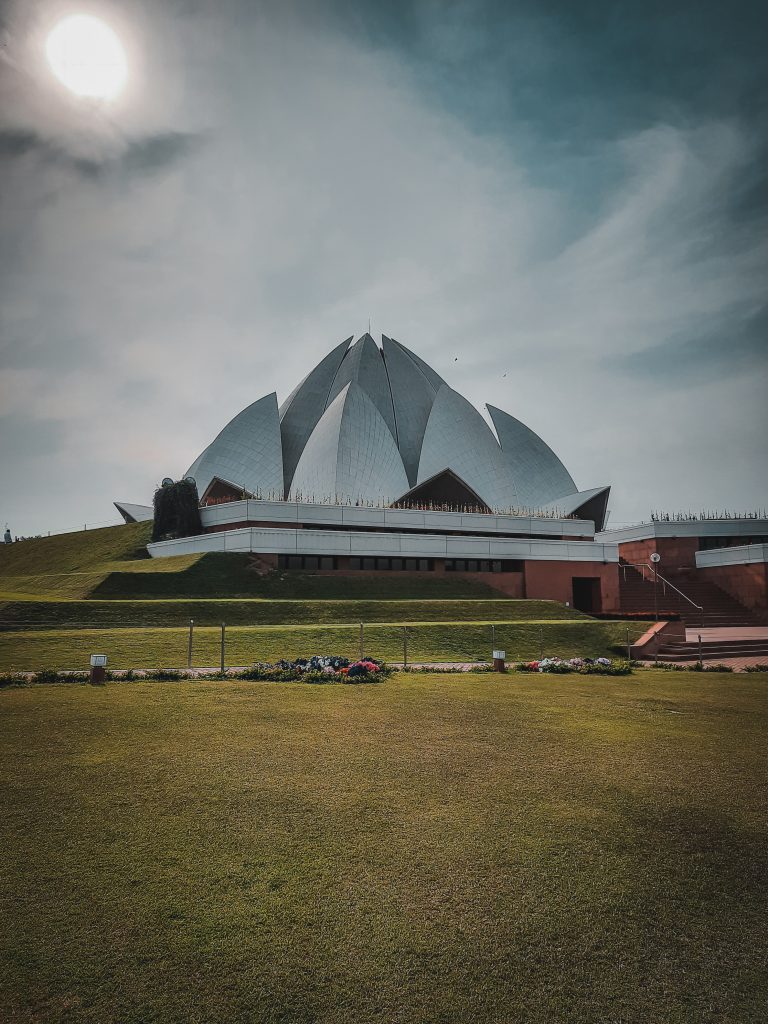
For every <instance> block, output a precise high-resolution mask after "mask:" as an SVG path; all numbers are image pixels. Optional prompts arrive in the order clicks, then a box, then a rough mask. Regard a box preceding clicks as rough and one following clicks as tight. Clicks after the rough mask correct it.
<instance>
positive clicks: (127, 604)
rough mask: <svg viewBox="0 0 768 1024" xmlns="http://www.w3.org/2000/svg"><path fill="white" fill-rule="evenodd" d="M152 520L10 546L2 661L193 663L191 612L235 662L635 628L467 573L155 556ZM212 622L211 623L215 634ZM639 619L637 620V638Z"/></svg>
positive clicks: (0, 597)
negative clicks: (261, 572) (353, 571)
mask: <svg viewBox="0 0 768 1024" xmlns="http://www.w3.org/2000/svg"><path fill="white" fill-rule="evenodd" d="M148 533H149V527H148V526H147V524H135V525H131V526H123V527H112V528H108V529H104V530H94V531H88V532H83V533H75V534H66V535H62V536H59V537H50V538H42V539H40V540H35V541H26V542H24V543H21V544H15V545H11V546H9V547H7V548H1V547H0V668H2V669H9V668H15V669H38V668H82V667H83V666H84V665H85V664H87V659H88V655H89V654H91V653H93V652H95V651H99V652H106V653H107V654H108V655H109V658H110V665H112V666H113V667H115V668H140V667H146V666H150V667H157V668H161V667H166V668H167V667H178V666H181V665H183V664H186V657H187V632H186V626H187V625H188V623H189V620H190V619H194V620H195V623H196V629H195V642H194V657H193V664H195V665H200V666H212V665H215V664H218V661H219V631H218V626H219V624H220V623H221V622H226V623H227V626H228V642H227V655H226V658H227V663H228V664H230V665H232V664H246V663H248V662H253V661H256V660H271V659H275V658H280V657H297V656H299V655H301V654H311V653H315V652H318V651H320V652H322V651H325V652H335V653H339V654H346V655H352V654H355V653H357V652H358V651H359V623H360V622H364V623H365V624H366V625H365V651H366V653H368V654H370V655H372V656H374V657H378V658H385V659H390V660H394V659H400V658H402V655H403V630H402V628H401V627H402V624H404V623H407V624H408V629H409V638H408V655H409V658H410V659H411V660H436V661H464V660H474V659H478V658H481V659H485V658H487V657H489V653H490V650H491V646H492V629H491V624H492V623H493V624H494V627H495V630H496V633H495V641H496V644H497V646H502V647H504V648H505V649H506V650H507V652H508V654H509V656H510V657H513V658H533V657H538V656H539V655H540V654H541V653H542V652H543V653H545V654H551V655H562V656H567V655H587V656H597V655H601V654H610V653H614V654H615V653H616V651H617V648H618V646H619V645H621V644H623V643H625V641H626V636H627V628H626V626H625V625H624V624H617V623H610V622H595V621H593V620H591V619H589V618H588V617H586V616H584V615H582V614H581V613H579V612H576V611H574V610H573V609H571V608H565V607H564V606H562V605H560V604H557V603H556V602H552V601H512V600H507V599H504V598H500V596H499V594H498V592H497V591H494V590H493V589H492V588H490V587H489V586H486V585H485V584H482V583H478V582H476V581H472V580H466V579H461V578H457V577H443V578H438V577H435V578H431V577H425V578H418V579H414V578H413V577H405V576H400V577H398V575H397V574H392V575H391V576H389V577H370V576H366V575H364V574H361V576H360V577H359V578H355V577H351V578H349V577H343V578H342V577H338V578H334V577H322V576H311V575H302V574H296V573H277V572H276V573H272V574H270V575H268V576H258V575H257V574H256V573H254V572H253V570H252V569H250V568H249V560H248V557H247V556H241V555H221V554H214V555H202V556H200V555H193V556H184V557H180V558H166V559H150V558H148V557H146V550H145V547H144V546H145V544H146V540H147V537H148ZM205 627H209V628H205ZM643 629H644V626H643V625H642V624H632V625H631V626H630V637H631V639H635V638H636V637H637V636H639V635H640V633H641V632H642V631H643Z"/></svg>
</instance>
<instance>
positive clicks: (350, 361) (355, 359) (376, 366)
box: [327, 334, 397, 439]
mask: <svg viewBox="0 0 768 1024" xmlns="http://www.w3.org/2000/svg"><path fill="white" fill-rule="evenodd" d="M352 381H354V382H355V384H357V385H358V386H359V387H361V388H362V389H363V391H365V393H366V395H368V397H369V398H370V400H371V401H372V402H373V404H374V405H375V406H376V408H377V409H378V410H379V412H380V413H381V415H382V416H383V418H384V422H385V423H386V424H387V426H388V427H389V429H390V431H391V433H392V436H393V437H394V438H395V439H397V430H396V427H395V412H394V409H393V408H392V392H391V390H390V387H389V377H388V376H387V370H386V367H385V366H384V359H383V358H382V354H381V349H380V348H379V347H378V345H377V344H376V342H375V341H374V340H373V338H372V337H371V336H370V334H364V335H363V336H362V338H359V339H358V340H357V341H356V342H355V344H354V345H353V346H352V348H351V349H350V350H349V351H348V352H347V353H346V355H345V356H344V358H343V359H342V361H341V366H340V367H339V369H338V372H337V374H336V377H335V378H334V381H333V384H332V386H331V390H330V392H329V394H328V402H327V405H330V404H331V402H332V401H333V400H334V399H335V398H336V396H337V395H339V394H341V392H342V391H343V390H344V388H345V387H346V386H347V384H350V383H351V382H352Z"/></svg>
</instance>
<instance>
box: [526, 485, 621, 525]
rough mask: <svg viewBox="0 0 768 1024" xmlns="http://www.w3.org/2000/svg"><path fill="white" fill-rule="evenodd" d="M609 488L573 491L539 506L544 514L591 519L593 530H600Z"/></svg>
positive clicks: (606, 507) (605, 510)
mask: <svg viewBox="0 0 768 1024" xmlns="http://www.w3.org/2000/svg"><path fill="white" fill-rule="evenodd" d="M610 493H611V488H610V487H591V488H590V489H589V490H588V491H574V492H573V494H565V495H563V496H562V497H559V498H557V499H556V500H555V501H550V502H548V503H547V504H546V505H542V506H540V507H541V509H542V511H544V512H554V513H559V514H560V515H564V516H576V518H577V519H591V520H592V522H593V523H594V524H595V530H602V529H603V527H604V525H605V519H606V513H607V511H608V497H609V495H610Z"/></svg>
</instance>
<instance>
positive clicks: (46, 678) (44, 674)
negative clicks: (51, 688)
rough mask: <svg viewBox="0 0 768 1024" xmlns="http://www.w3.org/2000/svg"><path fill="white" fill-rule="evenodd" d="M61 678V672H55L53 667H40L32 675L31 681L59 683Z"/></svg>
mask: <svg viewBox="0 0 768 1024" xmlns="http://www.w3.org/2000/svg"><path fill="white" fill-rule="evenodd" d="M62 678H63V677H62V674H61V672H57V671H56V669H55V668H42V669H40V671H39V672H35V673H33V675H32V681H33V682H35V683H60V682H61V681H62Z"/></svg>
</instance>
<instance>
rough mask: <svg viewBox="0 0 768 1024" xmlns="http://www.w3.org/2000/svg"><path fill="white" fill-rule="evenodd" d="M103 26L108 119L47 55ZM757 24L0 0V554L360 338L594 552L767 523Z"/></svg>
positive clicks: (682, 5)
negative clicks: (676, 516)
mask: <svg viewBox="0 0 768 1024" xmlns="http://www.w3.org/2000/svg"><path fill="white" fill-rule="evenodd" d="M75 13H87V14H92V15H96V16H98V17H100V18H103V19H104V20H105V21H106V22H107V23H108V24H109V25H111V26H112V28H113V29H114V30H115V31H116V32H117V34H118V35H119V37H120V39H121V41H122V43H123V45H124V47H125V50H126V53H127V59H128V80H127V86H126V89H125V90H124V92H123V93H122V94H121V96H120V97H119V98H118V99H116V100H114V101H112V102H104V101H95V100H90V99H82V98H78V97H76V96H74V95H73V94H71V93H69V92H68V91H67V90H66V89H65V88H64V87H63V86H62V85H61V84H60V83H59V82H58V80H57V79H56V78H55V77H54V76H53V75H52V73H51V71H50V68H49V67H48V65H47V62H46V59H45V55H44V47H45V39H46V36H47V33H48V32H49V31H50V29H51V28H52V27H53V25H55V24H56V23H57V22H58V21H59V19H60V18H62V17H63V16H65V15H68V14H75ZM766 29H768V8H767V7H766V5H765V4H762V3H757V2H755V3H751V2H749V3H748V2H745V0H733V2H732V3H729V4H725V3H722V2H720V0H718V2H709V0H680V2H674V0H672V2H670V0H667V2H665V3H660V2H656V0H644V2H642V3H640V2H633V3H629V2H621V0H610V2H609V0H583V2H581V3H578V4H577V3H574V2H573V0H549V2H543V0H536V2H533V0H504V2H491V0H486V2H481V0H467V2H455V3H452V2H449V0H442V2H436V0H387V3H380V2H378V0H357V2H355V3H352V2H350V0H281V2H280V3H277V2H272V3H260V2H258V0H217V2H216V3H212V2H204V0H163V2H162V3H158V2H157V0H154V2H142V0H103V2H102V0H93V2H90V0H83V3H79V2H78V0H71V2H70V0H35V2H34V3H31V2H29V0H25V2H15V0H0V467H1V468H2V488H1V489H0V526H3V527H4V524H5V523H7V524H8V525H9V526H10V527H11V530H12V532H13V533H14V534H19V535H30V534H36V533H45V532H47V531H49V530H50V531H57V530H64V529H71V528H77V527H80V526H81V525H82V524H85V523H88V524H91V525H94V524H97V523H105V522H115V521H117V516H116V513H115V510H114V508H113V506H112V501H113V500H120V501H128V502H137V503H140V504H149V503H151V499H152V494H153V491H154V488H155V486H156V485H157V484H158V483H159V481H160V480H161V479H162V478H163V477H165V476H171V477H174V478H178V477H180V476H181V475H182V474H183V473H184V471H185V470H186V469H187V467H188V466H189V465H190V464H191V463H192V462H193V460H194V459H195V458H196V456H197V455H198V454H199V452H200V451H201V450H202V449H203V448H204V447H205V446H206V445H207V444H208V443H209V442H210V441H211V440H212V439H213V437H214V436H215V434H216V433H218V431H219V430H220V429H221V428H222V427H223V426H224V424H225V423H226V422H227V421H228V420H229V419H231V418H232V416H234V415H235V414H236V413H237V412H239V411H240V410H241V409H242V408H243V407H244V406H246V405H248V404H250V403H251V402H253V401H255V400H256V399H257V398H260V397H261V396H262V395H265V394H268V393H270V392H272V391H277V393H278V398H279V399H280V400H282V399H283V398H285V397H286V396H287V395H288V394H289V392H290V391H291V390H292V389H293V387H294V386H295V384H296V383H297V382H298V381H299V379H301V378H302V377H303V376H304V375H305V374H306V373H307V372H308V371H309V369H311V367H312V366H314V365H315V363H317V362H318V361H319V360H320V359H321V358H322V357H323V356H324V355H325V354H326V353H327V352H328V351H329V350H330V349H331V348H332V347H333V346H335V345H336V344H338V343H339V342H340V341H341V340H343V339H344V338H346V337H348V336H350V335H355V336H356V337H357V336H359V335H360V334H362V333H363V332H364V331H366V330H367V328H368V321H369V319H370V322H371V331H372V333H373V334H374V336H375V337H377V338H379V337H380V335H381V334H382V333H383V334H387V335H388V336H390V337H394V338H396V339H397V340H398V341H401V342H402V343H403V344H404V345H406V346H408V347H409V348H411V349H413V350H414V351H415V352H416V353H417V354H418V355H420V356H421V357H422V358H423V359H425V360H426V361H427V362H428V363H429V364H430V365H432V366H433V367H434V368H435V370H437V372H438V373H439V374H440V375H441V376H443V377H444V378H445V379H446V381H447V382H448V383H449V384H450V385H451V386H452V387H454V388H456V389H457V390H459V391H460V392H461V393H462V394H464V395H465V396H466V397H467V398H469V399H470V400H471V401H472V402H473V403H474V404H475V405H476V406H477V407H478V408H480V409H481V410H483V409H484V405H485V403H486V402H488V403H490V404H492V405H496V406H499V407H500V408H502V409H505V410H506V411H507V412H509V413H511V414H512V415H514V416H516V417H518V418H519V419H521V420H523V422H525V423H526V424H528V425H529V426H530V427H531V428H532V429H533V430H535V431H536V432H537V433H539V434H540V435H541V436H542V437H543V438H544V440H546V441H547V442H548V443H549V444H550V445H551V447H552V448H553V449H554V450H555V451H556V452H557V454H558V455H559V456H560V457H561V459H562V460H563V462H564V463H565V465H566V466H567V467H568V469H569V471H570V473H571V475H572V476H573V477H574V479H575V480H576V483H577V485H578V486H579V487H580V488H582V489H586V488H589V487H595V486H600V485H605V484H611V486H612V495H611V502H610V522H609V525H613V526H615V525H620V524H624V523H634V522H639V521H642V520H647V519H648V518H649V515H650V513H651V512H652V511H653V510H657V511H668V512H676V511H687V510H693V511H699V510H701V509H706V510H723V511H725V510H729V511H746V510H759V509H764V508H766V507H768V472H767V471H766V470H767V469H768V459H767V458H766V439H767V438H768V412H767V411H766V410H767V409H768V403H767V402H766V385H767V384H768V372H767V369H768V342H767V337H766V335H767V331H768V314H767V312H766V302H767V295H766V280H767V272H766V268H768V230H767V228H768V188H767V187H766V176H765V167H766V156H767V155H768V123H767V122H768V116H767V115H768V102H767V98H768V82H767V79H768V62H766V61H765V56H764V40H765V37H766Z"/></svg>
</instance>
